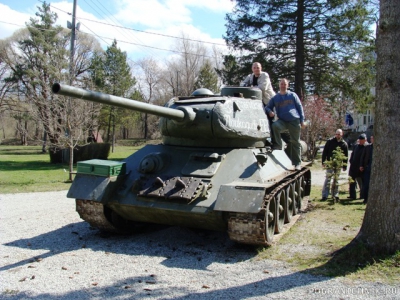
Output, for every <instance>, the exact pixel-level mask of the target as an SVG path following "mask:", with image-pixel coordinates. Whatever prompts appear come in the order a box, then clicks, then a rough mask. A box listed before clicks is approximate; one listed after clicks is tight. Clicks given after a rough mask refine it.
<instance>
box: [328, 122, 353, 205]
mask: <svg viewBox="0 0 400 300" xmlns="http://www.w3.org/2000/svg"><path fill="white" fill-rule="evenodd" d="M337 147H339V148H340V149H341V150H342V152H343V154H344V156H345V158H344V159H343V164H346V163H347V158H348V157H349V149H348V146H347V143H346V142H345V141H344V140H343V131H342V129H337V130H336V133H335V136H334V137H333V138H331V139H329V140H328V141H327V142H326V144H325V146H324V150H323V151H322V166H323V167H325V168H326V173H325V182H324V186H323V187H322V201H326V199H327V198H328V196H329V190H330V186H331V180H332V179H333V180H334V189H333V190H332V196H333V197H334V198H335V202H337V201H339V184H338V182H337V178H336V176H335V170H334V169H332V168H329V167H326V166H325V162H326V161H330V160H331V159H332V158H333V151H335V150H336V148H337ZM342 169H343V171H346V169H347V168H346V166H345V165H344V166H343V167H342Z"/></svg>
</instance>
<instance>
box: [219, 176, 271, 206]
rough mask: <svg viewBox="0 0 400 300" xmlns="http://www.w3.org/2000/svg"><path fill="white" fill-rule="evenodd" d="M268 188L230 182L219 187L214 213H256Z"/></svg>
mask: <svg viewBox="0 0 400 300" xmlns="http://www.w3.org/2000/svg"><path fill="white" fill-rule="evenodd" d="M267 188H268V186H267V185H266V184H259V183H256V182H249V183H246V182H231V183H228V184H224V185H221V187H220V189H219V191H218V197H217V200H216V203H215V206H214V210H216V211H227V212H243V213H258V212H259V211H260V210H261V209H262V204H263V201H264V197H265V192H266V190H267Z"/></svg>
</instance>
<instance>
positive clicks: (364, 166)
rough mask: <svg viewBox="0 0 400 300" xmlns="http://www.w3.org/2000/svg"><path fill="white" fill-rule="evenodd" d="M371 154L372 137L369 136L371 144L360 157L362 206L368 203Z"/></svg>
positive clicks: (372, 151)
mask: <svg viewBox="0 0 400 300" xmlns="http://www.w3.org/2000/svg"><path fill="white" fill-rule="evenodd" d="M373 153H374V137H373V136H372V135H371V143H370V144H369V145H368V146H366V147H365V150H364V152H363V154H362V156H361V166H360V170H361V171H362V172H364V173H363V175H364V176H363V197H364V202H363V203H364V204H367V201H368V191H369V180H370V179H371V165H372V155H373Z"/></svg>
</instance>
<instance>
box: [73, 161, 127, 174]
mask: <svg viewBox="0 0 400 300" xmlns="http://www.w3.org/2000/svg"><path fill="white" fill-rule="evenodd" d="M77 173H78V174H89V175H97V176H104V177H110V176H118V175H125V174H126V164H125V162H121V161H112V160H102V159H91V160H85V161H79V162H78V167H77Z"/></svg>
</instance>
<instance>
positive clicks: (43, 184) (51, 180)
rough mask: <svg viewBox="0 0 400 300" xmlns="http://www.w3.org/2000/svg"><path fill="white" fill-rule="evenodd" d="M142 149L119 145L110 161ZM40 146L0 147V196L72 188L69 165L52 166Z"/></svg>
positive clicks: (120, 158) (47, 155)
mask: <svg viewBox="0 0 400 300" xmlns="http://www.w3.org/2000/svg"><path fill="white" fill-rule="evenodd" d="M139 148H140V146H138V147H134V146H117V147H115V148H114V153H110V156H109V159H110V160H122V159H124V158H126V157H127V156H129V155H131V154H132V153H134V152H135V151H136V150H137V149H139ZM41 149H42V147H41V146H5V145H0V193H29V192H45V191H60V190H67V189H69V187H70V185H71V183H70V182H68V168H69V167H68V164H51V163H50V157H49V154H48V153H44V154H43V153H41Z"/></svg>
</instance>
